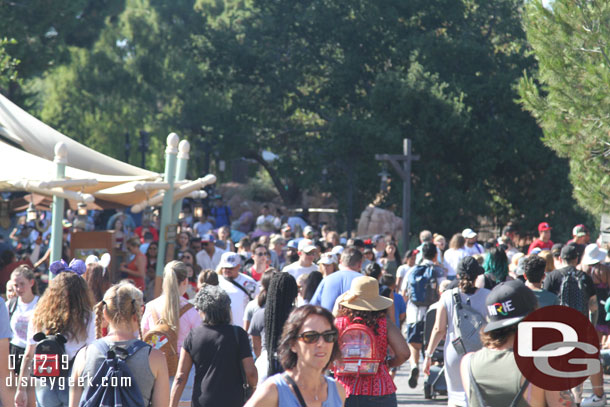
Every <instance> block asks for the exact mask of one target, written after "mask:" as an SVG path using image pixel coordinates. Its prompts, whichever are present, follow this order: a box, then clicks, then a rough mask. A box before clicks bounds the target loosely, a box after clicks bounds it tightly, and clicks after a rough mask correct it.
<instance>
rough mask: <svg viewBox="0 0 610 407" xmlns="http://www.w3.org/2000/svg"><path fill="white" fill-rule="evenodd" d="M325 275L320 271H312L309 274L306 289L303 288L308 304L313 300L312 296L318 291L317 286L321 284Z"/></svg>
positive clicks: (304, 297)
mask: <svg viewBox="0 0 610 407" xmlns="http://www.w3.org/2000/svg"><path fill="white" fill-rule="evenodd" d="M323 277H324V276H323V275H322V273H320V272H319V271H312V272H311V273H309V274H308V275H307V278H306V279H305V289H304V290H303V299H304V300H305V303H306V304H309V301H311V297H313V295H314V293H315V292H316V288H318V286H319V285H320V281H322V278H323Z"/></svg>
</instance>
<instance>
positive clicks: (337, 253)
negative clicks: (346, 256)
mask: <svg viewBox="0 0 610 407" xmlns="http://www.w3.org/2000/svg"><path fill="white" fill-rule="evenodd" d="M330 252H331V253H332V254H334V255H335V256H341V253H343V246H341V245H337V246H335V247H333V248H332V250H331V251H330Z"/></svg>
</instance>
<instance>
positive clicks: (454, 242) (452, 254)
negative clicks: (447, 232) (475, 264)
mask: <svg viewBox="0 0 610 407" xmlns="http://www.w3.org/2000/svg"><path fill="white" fill-rule="evenodd" d="M465 244H466V239H464V236H462V234H461V233H456V234H455V235H453V237H451V240H450V241H449V248H448V249H447V250H446V251H445V261H446V262H447V264H448V265H449V269H448V270H447V279H448V280H455V278H456V274H455V271H456V270H457V266H458V264H459V262H460V260H462V259H463V258H464V257H466V256H467V254H466V250H464V245H465Z"/></svg>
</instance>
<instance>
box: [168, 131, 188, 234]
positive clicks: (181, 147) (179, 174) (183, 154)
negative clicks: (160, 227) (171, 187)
mask: <svg viewBox="0 0 610 407" xmlns="http://www.w3.org/2000/svg"><path fill="white" fill-rule="evenodd" d="M190 151H191V145H190V143H189V142H188V141H186V140H182V141H181V142H180V144H178V168H176V177H175V179H174V180H175V181H182V180H183V179H184V178H185V177H186V166H187V164H188V161H189V152H190ZM182 201H183V199H178V200H177V201H176V202H175V203H174V212H173V217H172V220H173V223H177V222H178V215H179V214H180V211H181V210H182Z"/></svg>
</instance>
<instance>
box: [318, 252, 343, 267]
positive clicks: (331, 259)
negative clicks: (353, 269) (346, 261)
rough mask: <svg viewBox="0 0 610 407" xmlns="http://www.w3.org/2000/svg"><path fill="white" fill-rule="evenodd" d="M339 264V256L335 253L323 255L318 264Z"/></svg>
mask: <svg viewBox="0 0 610 407" xmlns="http://www.w3.org/2000/svg"><path fill="white" fill-rule="evenodd" d="M333 263H334V264H337V263H338V262H337V256H335V255H334V254H333V253H322V256H321V257H320V260H319V261H318V264H333Z"/></svg>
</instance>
